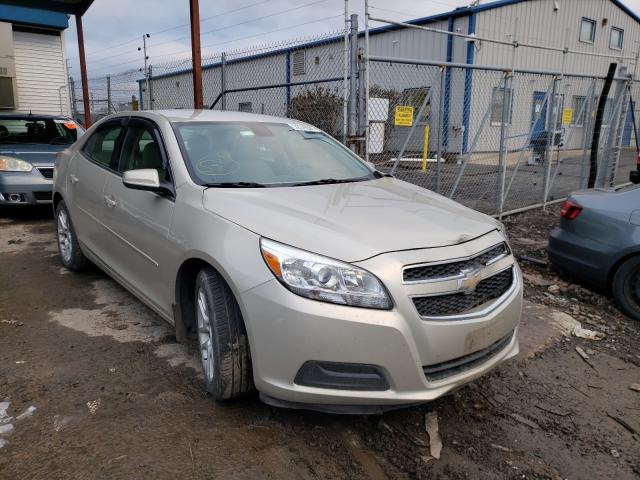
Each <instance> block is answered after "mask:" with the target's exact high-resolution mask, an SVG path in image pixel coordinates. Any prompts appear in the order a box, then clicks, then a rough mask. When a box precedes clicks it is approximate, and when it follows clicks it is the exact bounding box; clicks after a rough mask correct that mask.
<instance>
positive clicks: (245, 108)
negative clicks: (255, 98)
mask: <svg viewBox="0 0 640 480" xmlns="http://www.w3.org/2000/svg"><path fill="white" fill-rule="evenodd" d="M238 111H239V112H247V113H251V112H253V105H251V102H240V103H239V104H238Z"/></svg>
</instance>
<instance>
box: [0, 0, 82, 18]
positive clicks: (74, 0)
mask: <svg viewBox="0 0 640 480" xmlns="http://www.w3.org/2000/svg"><path fill="white" fill-rule="evenodd" d="M92 3H93V0H0V5H13V6H16V7H26V8H35V9H37V10H46V11H48V12H58V13H65V14H67V15H84V14H85V12H86V11H87V10H88V9H89V7H90V6H91V4H92ZM1 8H2V7H0V9H1Z"/></svg>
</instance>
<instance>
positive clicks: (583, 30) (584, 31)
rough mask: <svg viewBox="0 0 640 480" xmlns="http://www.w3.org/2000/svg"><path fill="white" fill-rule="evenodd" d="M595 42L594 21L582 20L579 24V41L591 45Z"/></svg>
mask: <svg viewBox="0 0 640 480" xmlns="http://www.w3.org/2000/svg"><path fill="white" fill-rule="evenodd" d="M595 40H596V21H595V20H591V19H589V18H583V19H582V22H581V23H580V41H581V42H585V43H593V42H594V41H595Z"/></svg>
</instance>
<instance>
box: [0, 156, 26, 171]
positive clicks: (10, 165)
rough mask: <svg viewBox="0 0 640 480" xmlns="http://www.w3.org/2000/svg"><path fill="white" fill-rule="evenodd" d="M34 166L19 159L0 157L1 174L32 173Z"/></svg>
mask: <svg viewBox="0 0 640 480" xmlns="http://www.w3.org/2000/svg"><path fill="white" fill-rule="evenodd" d="M31 170H33V165H31V164H30V163H29V162H25V161H24V160H20V159H19V158H13V157H5V156H4V155H0V172H30V171H31Z"/></svg>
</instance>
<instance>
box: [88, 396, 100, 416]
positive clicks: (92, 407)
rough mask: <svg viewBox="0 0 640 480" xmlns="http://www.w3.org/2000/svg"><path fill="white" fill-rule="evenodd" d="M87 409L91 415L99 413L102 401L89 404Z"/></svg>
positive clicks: (93, 401)
mask: <svg viewBox="0 0 640 480" xmlns="http://www.w3.org/2000/svg"><path fill="white" fill-rule="evenodd" d="M87 408H88V409H89V413H90V414H91V415H93V414H95V413H96V412H97V411H98V408H100V399H97V400H92V401H90V402H87Z"/></svg>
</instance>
